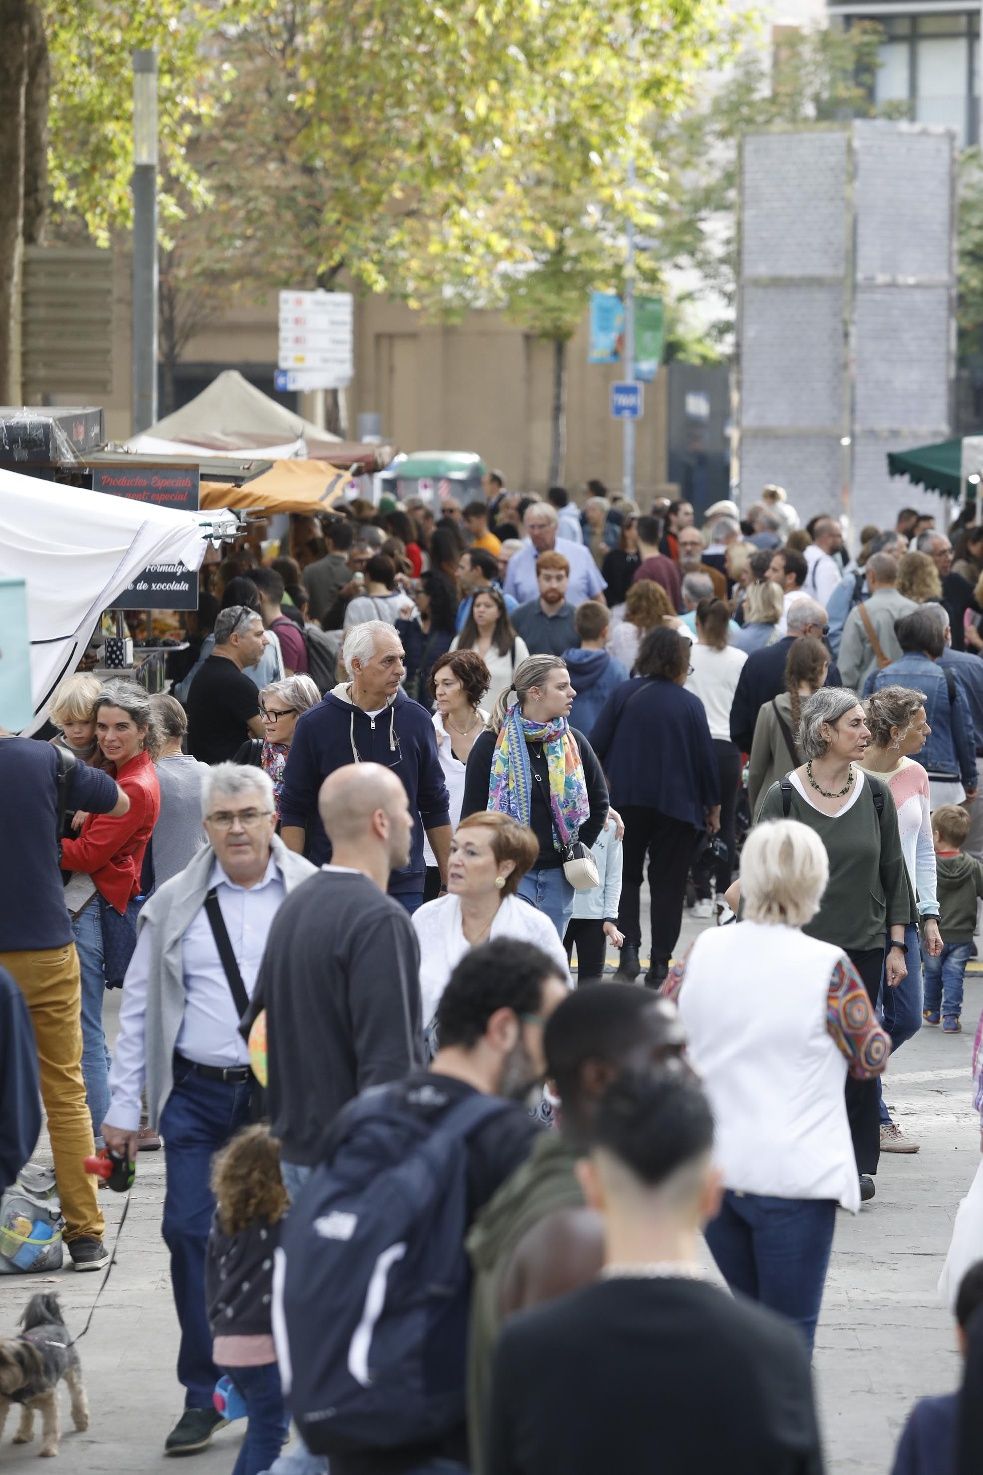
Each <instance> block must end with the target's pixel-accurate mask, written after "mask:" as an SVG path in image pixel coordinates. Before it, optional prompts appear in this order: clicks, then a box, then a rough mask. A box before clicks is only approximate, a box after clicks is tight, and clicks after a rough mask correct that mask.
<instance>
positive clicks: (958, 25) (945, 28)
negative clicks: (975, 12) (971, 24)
mask: <svg viewBox="0 0 983 1475" xmlns="http://www.w3.org/2000/svg"><path fill="white" fill-rule="evenodd" d="M966 20H967V17H966V16H965V15H956V14H953V13H952V12H949V13H945V12H944V13H943V14H942V15H920V16H918V18H917V19H916V21H915V25H916V26H917V27H918V34H919V36H965V34H966Z"/></svg>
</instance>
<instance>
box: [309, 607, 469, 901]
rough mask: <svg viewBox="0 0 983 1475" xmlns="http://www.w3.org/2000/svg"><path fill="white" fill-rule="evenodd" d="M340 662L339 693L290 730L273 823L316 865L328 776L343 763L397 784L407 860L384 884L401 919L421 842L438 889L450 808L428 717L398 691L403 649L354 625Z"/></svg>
mask: <svg viewBox="0 0 983 1475" xmlns="http://www.w3.org/2000/svg"><path fill="white" fill-rule="evenodd" d="M342 660H343V662H344V666H345V670H346V671H347V672H348V676H349V680H348V681H339V683H338V685H337V686H336V687H334V689H333V690H332V691H330V692H329V693H328V695H327V696H326V697H325V698H324V700H323V701H322V702H320V703H319V704H318V705H317V706H316V707H313V708H312V709H311V710H310V711H309V712H303V713H302V714H301V716H300V717H299V718H298V720H297V726H296V727H295V728H294V737H293V742H292V743H291V745H290V755H289V757H288V758H287V766H286V769H285V771H284V776H283V792H282V794H281V796H280V818H281V824H282V831H281V833H282V835H283V840H284V844H285V845H287V847H288V848H289V849H291V850H294V851H297V852H298V853H300V852H301V851H304V850H305V849H306V851H307V854H308V855H309V856H310V858H311V860H312V861H314V863H315V864H316V865H323V864H325V863H326V862H327V861H330V859H331V842H330V840H329V838H328V836H327V835H326V834H325V831H324V826H323V824H322V823H321V819H320V816H319V814H318V809H317V796H318V794H319V792H320V789H321V785H322V784H323V783H324V780H325V779H326V778H327V777H328V775H329V774H332V773H334V772H335V770H336V769H338V768H344V767H346V766H347V765H348V764H350V763H378V764H381V766H382V767H383V768H391V769H392V771H393V773H395V775H396V777H397V778H398V779H399V780H400V781H401V782H402V784H403V787H404V788H405V790H406V794H407V798H408V799H409V803H410V812H411V814H412V815H413V841H412V844H411V846H410V854H409V859H408V861H407V862H406V863H405V864H402V865H400V866H398V867H396V868H395V869H394V870H393V872H392V875H391V876H390V877H389V888H388V889H389V894H390V896H393V897H395V899H396V900H397V901H399V902H400V903H401V904H402V905H403V906H404V907H406V909H407V911H409V912H414V911H416V909H417V907H418V906H420V904H421V903H422V901H423V882H424V875H425V866H424V860H423V835H424V832H426V835H427V839H428V840H429V841H430V844H431V846H432V848H433V853H434V855H435V856H436V858H437V865H438V867H439V870H440V877H441V881H442V882H444V881H446V878H447V859H448V856H449V854H450V843H451V828H450V816H449V813H448V806H449V803H450V800H449V796H448V793H447V786H446V785H445V783H444V777H443V773H442V771H441V767H440V760H439V758H438V756H437V740H436V738H435V736H434V729H433V722H432V721H431V719H430V713H429V712H428V711H427V710H426V709H425V708H424V707H421V706H420V704H419V702H414V701H413V700H411V698H410V697H408V696H407V695H406V693H405V691H404V690H403V688H402V686H401V684H400V683H401V682H402V679H403V676H404V674H405V671H406V666H405V663H404V656H403V643H402V641H401V640H400V638H399V635H398V633H397V632H396V630H395V629H394V627H393V626H392V625H389V624H387V623H386V622H385V621H384V620H366V621H365V623H364V624H362V625H353V626H352V628H351V629H350V630H349V631H348V632H347V633H346V635H345V643H344V645H343V646H342Z"/></svg>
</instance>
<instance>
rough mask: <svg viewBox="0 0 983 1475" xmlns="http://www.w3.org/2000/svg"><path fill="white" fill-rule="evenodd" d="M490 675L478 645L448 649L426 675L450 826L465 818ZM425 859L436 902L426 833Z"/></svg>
mask: <svg viewBox="0 0 983 1475" xmlns="http://www.w3.org/2000/svg"><path fill="white" fill-rule="evenodd" d="M489 679H490V678H489V675H488V667H487V666H486V665H485V663H484V661H483V660H482V659H481V656H479V655H478V654H477V653H476V652H475V651H473V650H460V651H455V650H449V651H446V652H445V653H444V655H442V656H438V657H437V659H436V660H435V661H434V663H433V665H432V666H431V668H430V675H429V677H428V678H427V681H428V685H429V687H430V695H431V696H432V697H433V704H434V708H435V711H434V714H433V730H434V736H435V737H436V739H437V757H438V759H439V760H440V767H441V770H442V772H443V775H444V783H445V784H446V785H447V793H448V795H449V796H450V806H449V809H450V823H451V829H456V828H457V822H458V820H459V819H460V818H461V805H462V803H463V800H464V774H465V770H466V768H467V766H468V758H469V756H470V754H471V749H472V748H473V747H474V741H475V738H476V737H477V736H478V734H479V733H481V732H484V730H485V727H486V726H487V724H488V713H487V712H486V711H485V709H484V707H482V706H480V705H479V703H480V702H481V700H482V698H483V697H484V695H485V693H486V692H487V690H488V682H489ZM489 705H490V703H489ZM423 859H424V861H425V862H426V867H427V876H426V880H425V882H424V886H423V900H424V901H425V902H426V901H433V900H434V899H435V898H436V897H437V896H438V895H439V893H440V871H439V870H438V869H437V857H436V856H435V855H434V853H433V850H432V848H431V845H430V841H429V840H427V839H426V837H424V841H423Z"/></svg>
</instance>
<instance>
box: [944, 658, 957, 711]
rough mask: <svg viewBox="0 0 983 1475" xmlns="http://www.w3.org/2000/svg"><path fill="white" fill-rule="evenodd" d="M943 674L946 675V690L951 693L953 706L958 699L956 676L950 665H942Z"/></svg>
mask: <svg viewBox="0 0 983 1475" xmlns="http://www.w3.org/2000/svg"><path fill="white" fill-rule="evenodd" d="M942 675H943V676H944V677H945V684H946V690H947V691H948V693H949V706H950V707H951V706H953V705H954V704H955V700H956V678H955V676H953V674H952V672H951V671H950V670H949V668H948V666H943V667H942Z"/></svg>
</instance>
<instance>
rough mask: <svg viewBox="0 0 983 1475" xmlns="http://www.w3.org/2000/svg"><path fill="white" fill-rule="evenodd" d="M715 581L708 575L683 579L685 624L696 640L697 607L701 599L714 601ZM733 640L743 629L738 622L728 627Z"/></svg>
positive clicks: (690, 576) (731, 622)
mask: <svg viewBox="0 0 983 1475" xmlns="http://www.w3.org/2000/svg"><path fill="white" fill-rule="evenodd" d="M713 597H714V589H713V580H712V579H711V577H710V575H709V574H708V573H706V574H687V575H686V577H685V578H684V579H683V624H684V625H685V626H686V628H687V630H689V631H690V632H691V634H692V636H693V638H694V640H695V639H696V606H697V605H698V604H699V602H700V600H701V599H713ZM728 629H729V631H730V635H731V638H733V637H734V636H735V635H740V633H741V627H740V625H739V624H738V623H737V621H736V620H731V621H730V624H729V626H728Z"/></svg>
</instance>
